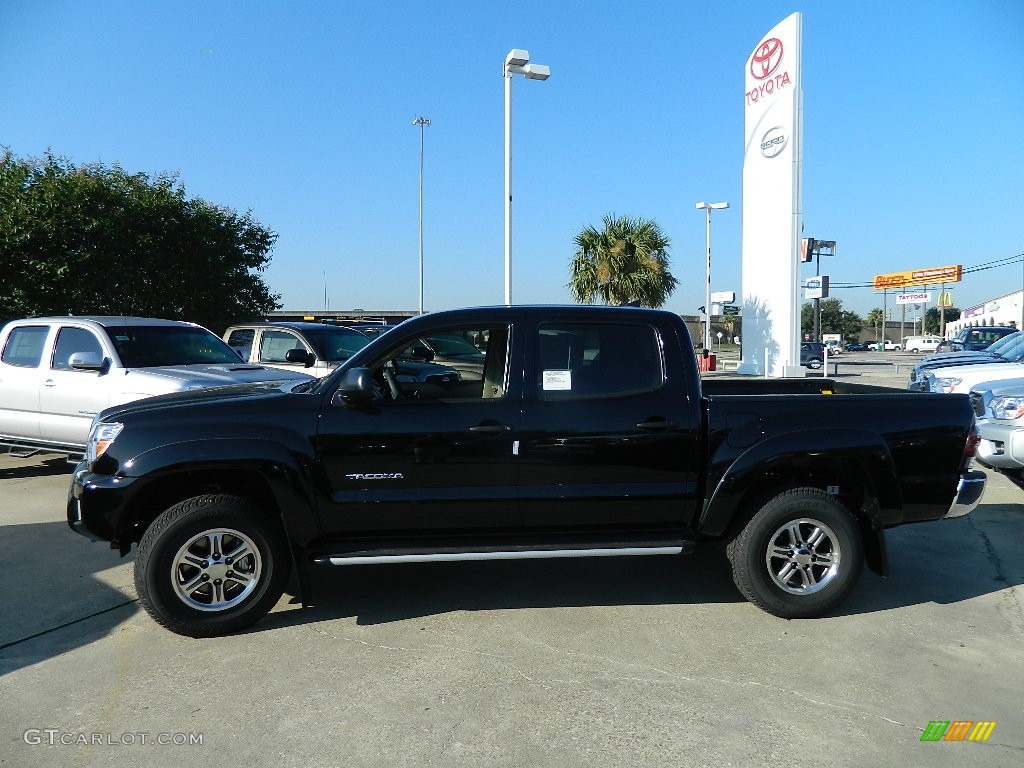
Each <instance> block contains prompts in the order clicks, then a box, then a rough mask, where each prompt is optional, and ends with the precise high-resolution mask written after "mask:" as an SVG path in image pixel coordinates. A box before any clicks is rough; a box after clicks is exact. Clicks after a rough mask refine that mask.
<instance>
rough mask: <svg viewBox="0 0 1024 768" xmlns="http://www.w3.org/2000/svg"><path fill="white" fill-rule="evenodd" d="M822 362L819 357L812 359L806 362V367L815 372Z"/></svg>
mask: <svg viewBox="0 0 1024 768" xmlns="http://www.w3.org/2000/svg"><path fill="white" fill-rule="evenodd" d="M822 362H823V361H822V359H821V358H820V357H812V358H811V359H810V360H808V361H807V367H808V368H811V369H812V370H815V371H816V370H818V369H819V368H821V365H822Z"/></svg>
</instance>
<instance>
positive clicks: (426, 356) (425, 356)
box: [412, 344, 434, 363]
mask: <svg viewBox="0 0 1024 768" xmlns="http://www.w3.org/2000/svg"><path fill="white" fill-rule="evenodd" d="M412 356H413V357H414V358H415V359H417V360H423V361H424V362H426V363H429V362H431V361H432V360H433V359H434V353H433V352H431V351H430V350H429V349H428V348H427V347H424V346H422V345H419V344H417V345H416V346H415V347H413V348H412Z"/></svg>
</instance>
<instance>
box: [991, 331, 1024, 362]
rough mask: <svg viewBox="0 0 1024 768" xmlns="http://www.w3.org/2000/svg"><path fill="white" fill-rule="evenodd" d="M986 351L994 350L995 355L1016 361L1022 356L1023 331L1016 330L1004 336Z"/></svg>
mask: <svg viewBox="0 0 1024 768" xmlns="http://www.w3.org/2000/svg"><path fill="white" fill-rule="evenodd" d="M987 351H989V352H994V353H995V354H996V356H997V357H1002V358H1004V359H1006V360H1010V361H1012V362H1016V361H1018V360H1020V358H1021V357H1022V356H1024V333H1021V332H1020V331H1018V332H1017V333H1013V334H1010V335H1009V336H1004V337H1003V338H1001V339H1000V340H999V341H997V342H996V343H995V344H993V345H992V346H990V347H989V348H988V350H987Z"/></svg>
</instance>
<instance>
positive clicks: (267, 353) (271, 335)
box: [260, 331, 309, 363]
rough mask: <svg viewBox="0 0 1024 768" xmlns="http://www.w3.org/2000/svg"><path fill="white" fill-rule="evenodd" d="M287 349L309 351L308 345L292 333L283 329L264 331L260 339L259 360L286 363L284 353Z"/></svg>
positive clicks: (285, 353) (286, 352)
mask: <svg viewBox="0 0 1024 768" xmlns="http://www.w3.org/2000/svg"><path fill="white" fill-rule="evenodd" d="M289 349H304V350H306V351H307V352H308V351H309V347H307V346H306V345H305V344H303V343H302V341H300V340H299V337H298V336H295V335H294V334H291V333H287V332H285V331H264V332H263V336H262V338H261V339H260V362H261V363H286V362H288V361H287V360H286V359H285V355H287V354H288V350H289Z"/></svg>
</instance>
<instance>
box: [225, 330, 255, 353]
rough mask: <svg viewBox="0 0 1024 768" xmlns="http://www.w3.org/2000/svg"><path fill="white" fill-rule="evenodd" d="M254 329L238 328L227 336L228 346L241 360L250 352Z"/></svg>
mask: <svg viewBox="0 0 1024 768" xmlns="http://www.w3.org/2000/svg"><path fill="white" fill-rule="evenodd" d="M255 335H256V331H254V330H253V329H252V328H239V329H238V330H235V331H232V332H231V335H229V336H228V346H229V347H231V348H232V349H233V350H235V352H237V353H238V356H239V357H240V358H242V359H243V360H248V359H249V355H250V354H251V353H252V340H253V337H254V336H255Z"/></svg>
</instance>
